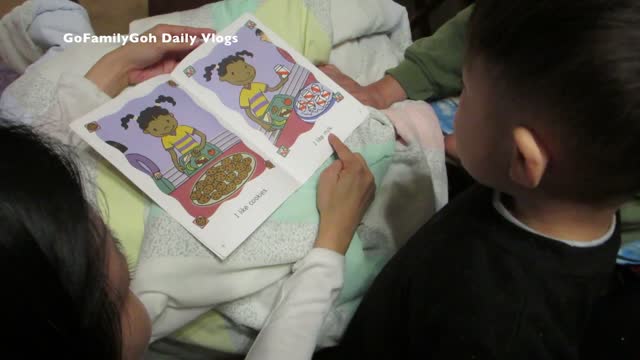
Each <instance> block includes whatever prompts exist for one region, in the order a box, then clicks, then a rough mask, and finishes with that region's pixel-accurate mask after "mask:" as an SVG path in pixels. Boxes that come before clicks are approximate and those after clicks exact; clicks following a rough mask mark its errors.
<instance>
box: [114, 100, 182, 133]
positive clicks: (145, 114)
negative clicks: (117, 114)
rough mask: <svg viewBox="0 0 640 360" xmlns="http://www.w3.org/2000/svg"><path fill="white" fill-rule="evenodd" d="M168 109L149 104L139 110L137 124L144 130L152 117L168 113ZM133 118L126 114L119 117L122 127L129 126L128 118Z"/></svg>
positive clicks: (126, 127)
mask: <svg viewBox="0 0 640 360" xmlns="http://www.w3.org/2000/svg"><path fill="white" fill-rule="evenodd" d="M169 114H170V113H169V110H167V109H165V108H163V107H162V106H158V105H156V106H150V107H148V108H146V109H144V110H142V111H141V112H140V116H138V120H137V122H138V126H140V129H142V130H146V129H147V128H148V127H149V123H150V122H151V121H153V119H155V118H157V117H158V116H162V115H169ZM131 119H133V115H127V116H125V117H123V118H122V119H121V121H122V127H123V128H125V129H128V128H129V120H131Z"/></svg>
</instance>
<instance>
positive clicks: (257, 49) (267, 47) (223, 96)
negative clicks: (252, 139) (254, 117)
mask: <svg viewBox="0 0 640 360" xmlns="http://www.w3.org/2000/svg"><path fill="white" fill-rule="evenodd" d="M256 29H257V28H256ZM256 29H249V28H247V27H246V26H243V27H242V28H241V29H240V30H238V32H237V33H236V34H237V35H238V42H237V43H235V44H232V45H230V46H224V45H218V46H216V47H215V48H214V49H213V51H212V53H211V54H209V55H208V56H206V57H204V58H202V59H200V60H199V61H197V62H196V63H195V64H194V65H193V66H194V67H195V69H196V74H195V75H194V76H193V78H194V79H195V80H196V82H198V84H200V85H202V86H204V87H206V88H207V89H211V90H212V91H213V92H215V93H216V94H217V95H218V97H219V98H220V100H221V101H222V103H223V104H225V105H226V106H227V107H229V108H231V109H233V110H236V111H238V112H239V113H240V114H242V115H243V116H244V117H245V119H247V120H249V119H248V117H247V116H246V114H245V112H244V110H243V109H242V108H240V91H241V90H242V89H241V87H240V86H236V85H231V84H229V83H227V82H223V81H220V79H219V77H218V69H217V68H216V69H215V70H214V71H213V73H212V76H211V81H209V82H207V80H206V79H205V78H204V74H205V70H204V68H205V67H207V66H209V65H211V64H219V63H220V61H221V60H222V59H224V58H225V57H227V56H229V55H235V53H237V52H240V51H243V50H248V51H249V52H251V53H253V57H250V56H246V55H243V57H244V59H245V62H246V63H248V64H250V65H252V66H253V67H255V68H256V78H255V80H254V82H261V83H265V84H267V85H268V86H271V87H273V86H275V85H277V84H278V83H279V82H280V77H279V76H278V75H277V74H276V72H275V70H274V67H275V66H276V65H284V66H286V67H287V68H288V69H289V70H291V68H292V65H293V64H292V63H291V62H289V61H287V60H286V59H285V58H284V57H282V55H280V53H279V52H278V49H277V47H276V46H275V45H273V44H271V43H269V42H265V41H262V40H260V38H259V37H258V36H257V35H256ZM276 93H277V92H273V93H266V95H267V98H268V99H269V100H271V99H272V98H273V96H274V95H275V94H276ZM248 122H249V124H250V125H251V126H253V127H255V128H257V127H259V125H257V124H255V123H254V122H253V121H248Z"/></svg>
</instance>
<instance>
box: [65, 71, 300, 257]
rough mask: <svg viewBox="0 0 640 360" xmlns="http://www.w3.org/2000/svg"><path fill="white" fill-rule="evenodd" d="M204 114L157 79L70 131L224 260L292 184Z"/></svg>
mask: <svg viewBox="0 0 640 360" xmlns="http://www.w3.org/2000/svg"><path fill="white" fill-rule="evenodd" d="M205 108H206V107H204V106H203V105H202V104H201V103H199V102H198V100H197V99H196V98H194V97H192V96H190V95H189V94H188V93H187V92H185V91H184V89H182V88H181V87H180V86H179V85H178V84H177V83H176V82H174V81H173V80H171V77H170V76H159V77H156V78H154V79H151V80H149V81H146V82H144V83H142V84H139V85H137V86H136V87H134V88H132V89H129V90H128V91H126V93H125V94H122V95H121V96H119V97H117V98H115V99H114V100H112V101H110V102H108V103H107V104H105V105H103V106H101V107H100V108H98V109H96V110H94V111H92V112H91V113H89V114H87V115H85V116H83V117H82V118H80V119H78V120H76V121H74V122H73V123H72V124H71V127H72V129H73V130H74V131H75V132H76V133H78V134H79V135H80V136H81V137H82V138H83V139H84V140H85V141H86V142H88V143H89V144H90V145H91V146H92V147H93V148H94V149H95V150H96V151H97V152H98V153H100V154H101V155H102V156H103V157H104V158H106V159H107V160H108V161H109V162H110V163H112V164H113V165H114V166H115V167H116V168H117V169H118V170H120V171H121V172H122V173H123V174H124V175H125V176H126V177H127V178H129V179H130V180H131V181H132V182H133V183H134V184H135V185H136V186H137V187H139V188H140V189H142V190H143V191H144V192H145V193H146V194H147V195H148V196H149V197H150V198H151V199H152V200H153V201H154V202H155V203H157V204H158V205H159V206H160V207H162V208H163V209H164V210H165V211H166V212H167V213H168V214H169V215H170V216H172V217H173V218H175V219H176V220H177V221H179V222H180V223H181V224H182V226H184V227H185V228H186V229H187V230H188V231H189V232H191V233H192V234H193V235H194V236H195V237H196V238H197V239H198V240H200V241H201V242H202V243H203V244H204V245H205V246H206V247H207V248H209V249H210V250H211V251H212V252H214V253H215V254H216V255H217V256H218V257H220V258H221V259H224V258H226V257H227V256H229V255H230V254H231V252H233V251H234V250H235V249H236V248H237V247H238V246H239V245H240V244H241V243H242V242H243V241H244V240H245V239H246V238H247V237H249V235H251V233H252V232H253V231H254V230H255V229H256V228H257V227H258V226H259V225H260V224H262V222H264V220H266V219H267V217H268V216H269V215H270V214H272V213H273V212H274V211H275V210H276V209H277V208H278V206H280V204H282V202H283V201H284V200H286V198H287V197H288V196H289V195H290V194H291V193H292V192H293V191H294V190H295V189H297V187H298V185H299V184H298V182H297V181H296V180H295V179H294V178H293V177H292V176H291V175H289V174H288V173H287V172H286V171H284V170H283V169H282V168H280V167H274V166H273V164H272V163H271V161H269V160H268V159H265V158H264V156H263V154H260V153H259V151H256V150H255V149H256V147H255V146H253V145H252V144H249V143H247V142H246V140H245V141H242V140H241V139H240V137H238V136H237V135H236V134H235V133H234V132H233V131H231V130H230V129H228V128H226V127H225V126H223V124H224V122H220V121H219V119H217V118H216V116H215V115H213V114H211V113H210V112H208V111H206V110H205ZM214 215H215V216H214Z"/></svg>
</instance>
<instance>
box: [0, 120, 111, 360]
mask: <svg viewBox="0 0 640 360" xmlns="http://www.w3.org/2000/svg"><path fill="white" fill-rule="evenodd" d="M0 138H1V139H2V141H1V142H0V151H2V152H3V153H5V154H12V157H14V158H13V160H12V161H2V162H0V172H1V173H2V174H4V175H3V176H2V179H1V180H0V234H2V235H1V236H0V273H2V274H3V282H2V287H3V292H2V296H0V309H2V312H3V313H2V320H3V326H5V327H6V328H7V329H9V331H5V332H4V334H3V339H2V342H3V349H2V352H3V353H4V354H6V355H7V356H9V357H15V358H21V359H32V358H33V359H35V358H45V357H58V358H64V359H104V360H115V359H120V358H121V350H122V338H121V329H120V310H119V306H120V305H119V301H117V300H115V297H114V294H113V292H114V291H113V289H112V288H111V286H110V284H109V277H108V257H109V251H110V250H109V249H110V248H109V247H108V243H107V241H110V240H108V230H107V229H106V227H105V226H104V224H103V223H102V222H101V221H100V220H99V216H98V215H97V211H95V210H94V209H93V207H92V206H91V205H90V203H89V201H87V199H86V198H85V192H84V190H83V186H82V174H81V171H79V169H78V168H77V166H76V165H75V163H74V159H73V158H72V157H71V155H70V154H72V151H71V150H65V148H63V147H62V146H61V145H60V144H58V143H56V142H53V141H49V140H45V139H43V138H42V137H40V136H38V135H36V134H35V133H34V132H33V131H32V130H31V129H30V128H28V127H26V126H23V125H16V124H12V123H9V122H7V121H4V120H2V119H0ZM25 339H28V340H25ZM12 355H13V356H12Z"/></svg>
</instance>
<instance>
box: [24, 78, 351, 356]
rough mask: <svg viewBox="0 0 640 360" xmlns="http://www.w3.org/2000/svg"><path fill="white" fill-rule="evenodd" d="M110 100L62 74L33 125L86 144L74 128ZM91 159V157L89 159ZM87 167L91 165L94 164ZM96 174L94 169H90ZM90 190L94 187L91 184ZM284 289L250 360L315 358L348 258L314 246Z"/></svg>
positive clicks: (80, 80) (81, 146) (68, 140)
mask: <svg viewBox="0 0 640 360" xmlns="http://www.w3.org/2000/svg"><path fill="white" fill-rule="evenodd" d="M109 99H110V98H109V97H108V96H107V95H106V94H104V93H103V92H102V91H101V90H100V89H99V88H98V87H97V86H96V85H95V84H93V83H92V82H91V81H89V80H87V79H86V78H84V77H81V76H78V75H74V74H63V75H62V76H61V77H60V80H59V82H58V85H57V90H56V99H55V101H54V102H53V104H52V105H51V107H50V108H49V109H47V111H45V116H43V117H42V119H41V120H40V119H39V120H36V121H34V125H35V126H37V127H38V128H39V130H40V131H42V132H44V133H47V134H49V135H51V136H54V137H56V138H58V139H59V140H61V141H63V142H64V143H67V144H71V145H75V146H78V150H79V151H81V152H86V151H85V150H83V149H84V148H86V145H84V144H82V143H81V141H80V140H79V138H78V137H77V136H75V135H73V134H72V132H71V130H70V128H69V124H70V123H71V122H72V121H73V120H74V119H76V118H78V117H80V116H82V115H84V114H86V113H87V112H89V111H91V110H92V109H95V108H96V107H98V106H100V105H102V104H103V103H104V102H106V101H108V100H109ZM87 156H89V155H87ZM85 165H87V166H91V162H87V163H86V164H85ZM90 172H91V171H90ZM89 186H90V185H89ZM292 271H293V274H292V275H291V276H289V277H288V278H287V279H286V280H285V281H284V284H283V286H282V288H281V289H280V292H279V295H278V298H277V301H276V304H275V306H274V308H273V310H272V312H271V315H270V316H269V317H268V318H267V321H266V323H265V324H264V326H263V328H262V331H261V332H260V334H259V335H258V337H257V338H256V340H255V342H254V344H253V346H252V347H251V349H250V351H249V354H248V355H247V359H250V360H256V359H260V360H268V359H278V360H280V359H292V360H294V359H300V360H302V359H310V358H311V356H312V354H313V351H314V350H315V346H316V340H317V338H318V334H319V332H320V328H321V326H322V323H323V321H324V318H325V316H326V314H327V312H328V311H329V309H330V308H331V306H332V304H333V302H334V301H335V299H336V298H337V296H338V293H339V292H340V289H341V288H342V285H343V281H344V256H343V255H340V254H338V253H336V252H334V251H331V250H327V249H321V248H314V249H312V250H311V251H310V252H309V253H308V254H307V255H306V256H305V257H304V258H302V260H300V261H298V262H297V263H296V264H295V265H294V266H293V269H292Z"/></svg>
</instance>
